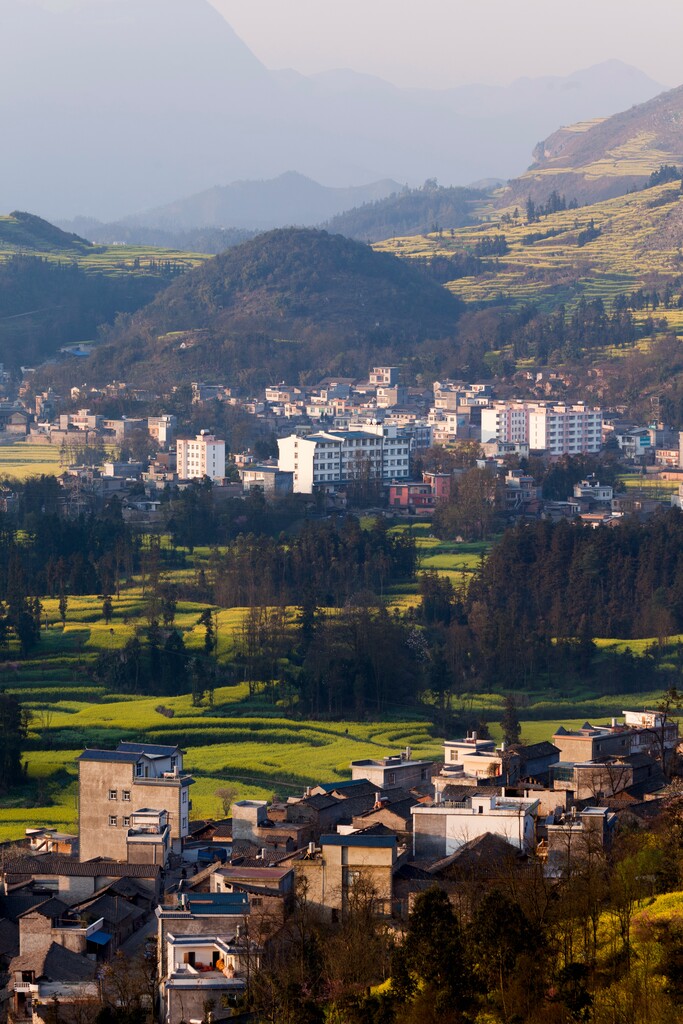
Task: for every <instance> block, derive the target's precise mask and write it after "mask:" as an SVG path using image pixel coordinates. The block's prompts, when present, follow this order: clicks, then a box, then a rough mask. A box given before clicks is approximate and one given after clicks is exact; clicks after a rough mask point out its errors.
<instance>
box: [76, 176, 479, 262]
mask: <svg viewBox="0 0 683 1024" xmlns="http://www.w3.org/2000/svg"><path fill="white" fill-rule="evenodd" d="M485 196H486V193H484V192H482V191H480V190H477V189H471V188H444V187H441V186H437V184H436V183H435V182H427V183H425V185H424V186H423V187H422V188H417V189H408V188H401V187H400V186H399V185H398V183H397V182H395V181H378V182H375V183H374V184H373V185H368V186H366V187H363V186H359V187H356V188H347V189H342V188H326V187H325V186H323V185H319V184H318V183H317V182H315V181H311V179H310V178H306V177H304V176H303V175H301V174H297V173H295V172H289V173H287V174H282V175H280V177H278V178H275V179H274V180H272V181H248V182H244V181H238V182H235V183H234V184H233V185H228V186H226V187H224V188H215V189H211V190H210V191H208V192H205V193H201V194H200V195H197V196H190V198H189V199H186V200H180V201H179V202H177V203H173V204H170V205H169V206H165V207H161V208H160V209H158V210H150V211H148V212H147V213H141V214H139V215H138V216H135V217H126V218H125V219H124V220H122V221H115V222H114V223H111V224H103V223H102V222H101V221H98V220H93V219H92V218H88V217H76V218H75V219H74V220H71V221H62V222H61V223H60V227H62V228H64V229H65V230H68V231H76V232H78V233H79V234H80V235H83V236H85V237H87V238H89V239H90V240H91V241H93V242H97V243H99V244H104V245H113V244H116V243H121V242H124V243H126V244H129V245H160V246H164V247H169V248H175V249H182V250H185V251H188V250H190V251H194V252H206V253H218V252H224V251H225V250H226V249H229V248H230V247H231V246H233V245H239V244H240V242H244V241H246V240H247V239H248V238H249V237H253V235H255V234H257V233H258V229H262V230H272V229H273V228H278V227H295V226H296V227H319V226H320V225H321V224H324V226H325V227H326V228H328V229H329V230H330V231H332V232H333V233H335V234H341V235H346V236H347V237H349V238H357V239H360V240H362V241H366V242H367V241H379V240H381V239H384V238H391V237H392V236H393V235H414V234H421V233H423V232H426V231H431V230H433V228H434V226H435V225H436V226H439V227H441V228H445V229H449V228H457V227H464V226H465V225H467V224H471V223H474V222H475V221H476V219H477V217H476V212H475V211H476V207H477V204H480V203H481V202H482V201H483V200H484V199H485ZM193 225H194V226H193ZM228 225H234V226H232V227H228Z"/></svg>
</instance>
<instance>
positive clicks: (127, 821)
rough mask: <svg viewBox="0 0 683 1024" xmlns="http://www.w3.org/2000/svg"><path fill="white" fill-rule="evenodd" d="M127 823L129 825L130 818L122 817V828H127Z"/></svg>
mask: <svg viewBox="0 0 683 1024" xmlns="http://www.w3.org/2000/svg"><path fill="white" fill-rule="evenodd" d="M129 825H130V818H124V819H123V827H124V828H128V826H129Z"/></svg>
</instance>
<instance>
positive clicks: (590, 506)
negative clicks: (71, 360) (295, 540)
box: [0, 366, 683, 530]
mask: <svg viewBox="0 0 683 1024" xmlns="http://www.w3.org/2000/svg"><path fill="white" fill-rule="evenodd" d="M4 376H5V378H8V379H7V380H5V383H4V390H5V393H6V396H9V394H10V392H11V388H10V386H9V375H7V374H5V375H4ZM527 376H529V375H527ZM531 376H532V377H533V380H525V381H524V382H521V381H520V382H518V383H519V384H520V386H521V384H522V383H524V384H525V388H524V389H523V390H524V393H527V394H528V393H529V392H530V393H531V394H532V395H533V398H529V397H526V398H520V397H518V395H519V393H520V391H519V389H518V390H517V391H514V390H513V391H512V392H511V393H510V394H509V395H507V396H505V397H497V394H496V388H495V386H494V384H493V383H491V382H473V383H467V382H465V381H454V380H444V381H436V382H435V383H434V385H433V387H431V388H427V389H421V388H415V387H407V386H405V385H403V384H402V383H401V382H400V381H401V371H400V368H399V367H395V366H376V367H373V368H372V369H371V371H370V373H369V374H368V378H367V380H355V381H354V380H350V379H339V380H331V379H327V380H324V381H321V382H320V383H319V384H318V385H316V386H315V387H313V386H311V387H304V386H288V385H286V384H284V383H281V384H277V385H273V386H272V387H267V388H265V389H264V391H263V393H262V394H260V395H257V396H245V395H241V394H240V392H239V389H235V388H232V387H230V386H228V385H223V384H206V383H200V382H195V383H193V384H192V409H193V411H194V413H195V414H196V415H195V420H196V418H197V417H199V418H201V414H202V411H203V412H204V413H205V414H206V418H207V419H210V418H211V416H212V410H215V409H216V408H217V407H224V408H228V407H230V408H232V409H234V410H237V411H238V412H239V414H240V415H242V416H246V417H247V418H248V420H249V422H251V423H252V424H253V428H252V435H253V436H254V437H261V438H262V442H261V443H260V445H258V444H257V445H256V448H257V449H258V448H259V447H261V449H262V450H263V449H267V448H268V447H270V448H271V449H273V448H274V447H276V448H277V451H278V454H277V456H274V455H273V454H271V455H270V456H266V457H263V456H261V457H259V455H258V453H255V452H254V450H253V449H252V448H250V447H247V448H246V449H243V450H232V451H231V450H230V448H229V446H226V441H225V440H224V439H223V438H221V437H219V436H217V435H216V434H215V433H212V432H211V431H210V430H206V429H202V430H200V431H199V432H198V433H196V434H195V435H194V436H190V435H189V434H188V432H187V431H185V432H183V431H180V430H179V422H178V417H177V416H176V415H175V414H173V413H164V414H160V415H155V416H143V415H140V416H136V415H132V416H123V415H121V416H120V417H119V418H110V417H106V416H105V415H103V414H101V413H98V412H93V411H92V410H91V408H90V406H89V405H88V404H81V403H88V402H89V403H90V404H91V405H93V406H94V405H96V404H97V403H98V402H100V401H106V400H113V399H116V400H118V401H123V402H124V403H126V404H127V406H128V407H130V406H133V407H134V406H135V404H136V403H139V404H143V403H149V402H150V401H154V402H156V403H157V404H158V403H161V405H163V402H164V399H166V400H167V401H168V402H169V403H171V399H172V397H173V396H163V395H155V394H151V393H149V392H147V391H145V392H139V391H137V390H135V389H134V390H133V391H129V390H128V389H127V388H126V386H125V384H121V383H117V382H114V383H112V384H111V385H109V386H108V387H106V388H102V389H94V388H90V389H87V388H78V387H74V388H72V390H71V394H70V395H69V396H59V395H56V394H55V393H53V391H52V390H51V389H48V390H47V391H45V392H42V393H39V394H37V395H36V396H35V397H34V398H30V397H29V393H28V387H27V385H26V384H25V385H24V386H23V387H22V388H20V389H19V396H18V397H17V398H16V399H14V400H12V399H10V398H9V397H6V400H5V401H4V402H1V403H0V443H5V444H8V443H9V444H11V443H13V442H15V441H17V440H21V441H23V442H24V443H25V444H26V445H31V446H36V447H38V446H50V448H51V449H52V450H54V448H57V449H58V450H59V453H60V454H59V462H60V467H61V468H62V472H61V473H60V477H59V480H60V484H61V487H62V492H63V501H62V504H63V509H64V512H65V514H70V515H78V514H81V513H82V512H83V511H85V510H93V511H97V510H99V509H101V508H102V507H103V506H104V505H105V504H106V503H107V501H109V500H110V499H111V498H112V497H116V498H118V499H119V500H120V501H121V504H122V512H123V516H124V519H126V520H127V521H128V522H131V523H138V524H140V525H142V526H144V527H145V528H146V529H148V530H153V529H154V528H155V526H157V527H158V525H159V524H160V522H161V520H162V510H160V505H161V501H162V495H164V494H166V496H168V495H169V494H178V493H180V492H182V490H184V489H187V488H188V487H190V486H192V484H193V482H197V481H201V480H203V481H205V482H206V481H210V482H211V485H212V487H213V490H214V496H215V499H216V500H217V501H220V500H228V499H234V498H240V497H244V496H245V495H248V494H249V493H251V492H254V491H259V492H261V493H262V494H263V495H264V497H265V498H266V500H269V501H273V500H278V499H281V498H287V497H288V496H290V495H294V496H301V500H302V502H303V503H305V502H306V500H307V499H308V501H309V502H310V501H311V499H312V498H313V497H315V499H316V509H317V510H318V511H321V510H323V511H324V510H327V511H330V510H332V511H339V510H343V509H345V508H348V507H363V506H365V507H369V506H373V507H376V508H378V509H382V508H384V509H389V510H391V513H392V514H393V515H395V516H399V517H406V516H407V517H410V516H415V517H419V516H429V515H431V514H432V513H433V511H434V509H435V507H436V506H437V504H438V503H439V502H441V501H448V500H449V499H450V498H451V496H452V494H453V492H454V490H455V485H454V482H455V481H456V480H457V477H458V476H459V475H461V474H462V473H463V472H465V471H466V469H467V468H468V467H477V468H479V469H486V470H489V471H490V473H491V475H492V477H493V478H494V479H495V487H494V489H493V491H492V494H491V502H492V503H495V505H496V508H497V510H498V511H499V512H500V513H502V514H503V515H504V516H505V517H506V518H507V519H508V520H514V519H515V518H518V517H520V516H522V517H539V516H543V517H546V518H551V519H556V518H562V517H566V518H571V519H574V518H577V517H580V518H581V519H583V520H584V521H585V522H586V523H588V524H589V525H599V524H601V523H605V524H610V523H614V522H616V521H618V520H619V519H620V518H622V517H623V516H624V515H629V514H636V515H638V516H639V517H641V518H647V517H648V516H650V515H652V514H653V513H655V512H657V511H658V510H661V509H662V507H664V506H669V505H670V504H673V505H676V506H678V507H680V505H681V500H682V497H681V496H682V495H683V488H682V485H683V451H682V443H681V435H680V433H678V432H674V431H672V430H671V429H668V428H667V427H666V425H665V424H664V423H662V422H653V423H650V424H647V425H642V424H637V423H633V422H629V421H627V420H625V419H624V410H620V409H610V410H602V409H600V408H597V407H593V406H591V405H588V404H586V403H585V402H584V401H580V400H569V399H568V398H566V397H565V398H562V395H563V394H565V395H566V394H567V393H571V394H574V393H575V392H576V387H575V383H576V382H574V381H573V380H572V378H571V374H567V373H561V372H557V373H555V372H551V371H539V372H538V373H536V374H535V375H531ZM25 380H30V376H29V377H27V378H25ZM508 390H510V389H508ZM65 409H67V410H68V409H71V410H72V411H64V410H65ZM268 439H269V440H268ZM429 452H436V453H439V452H441V453H446V454H445V456H444V457H443V458H441V457H440V458H437V459H436V460H435V459H433V458H432V459H431V460H430V459H425V453H429ZM598 456H600V458H602V459H604V458H605V457H608V458H609V460H611V462H612V464H615V465H618V466H620V467H621V468H622V470H623V471H624V472H626V473H629V474H631V475H632V476H635V477H637V476H641V477H642V481H640V482H639V481H638V479H634V480H632V481H631V485H630V486H629V488H628V491H624V490H623V488H622V489H621V490H618V489H616V488H615V487H614V486H613V485H612V484H609V483H604V482H601V481H600V480H599V479H598V478H597V477H596V476H593V477H591V479H589V480H579V481H576V483H575V484H574V485H573V487H572V488H571V490H570V493H567V494H562V495H561V496H554V497H553V498H544V497H543V493H542V487H541V483H540V481H539V480H538V479H536V478H535V477H534V475H533V474H532V473H530V472H529V471H528V469H527V468H525V467H527V466H528V462H529V459H530V458H532V459H535V460H536V465H537V466H538V465H546V466H547V465H551V464H552V463H553V462H556V461H557V460H559V459H563V458H567V457H574V458H576V457H593V458H597V457H598ZM539 460H540V461H539ZM677 483H678V485H679V486H678V489H676V484H677ZM660 485H661V487H660ZM3 500H4V501H5V504H6V505H7V503H8V502H9V503H10V504H11V501H12V495H11V492H6V493H4V494H3Z"/></svg>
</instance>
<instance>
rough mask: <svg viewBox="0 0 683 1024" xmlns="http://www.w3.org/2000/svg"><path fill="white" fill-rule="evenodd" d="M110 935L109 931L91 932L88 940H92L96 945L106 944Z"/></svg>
mask: <svg viewBox="0 0 683 1024" xmlns="http://www.w3.org/2000/svg"><path fill="white" fill-rule="evenodd" d="M110 939H111V935H110V933H109V932H103V931H102V930H101V929H100V931H97V932H93V933H92V935H88V942H94V943H95V945H96V946H106V945H107V943H108V942H109V940H110Z"/></svg>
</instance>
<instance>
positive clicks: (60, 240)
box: [0, 210, 92, 253]
mask: <svg viewBox="0 0 683 1024" xmlns="http://www.w3.org/2000/svg"><path fill="white" fill-rule="evenodd" d="M89 249H92V243H91V242H88V241H87V240H86V239H85V238H81V237H80V236H79V235H75V234H72V233H71V232H67V231H62V230H61V229H60V228H57V227H55V226H54V224H50V222H49V221H47V220H43V219H42V217H36V216H35V215H34V214H32V213H23V212H21V211H19V210H15V211H14V212H13V213H10V215H9V216H8V217H0V250H10V251H16V252H23V251H27V250H28V251H30V252H50V253H54V252H64V253H86V252H87V251H88V250H89Z"/></svg>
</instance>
